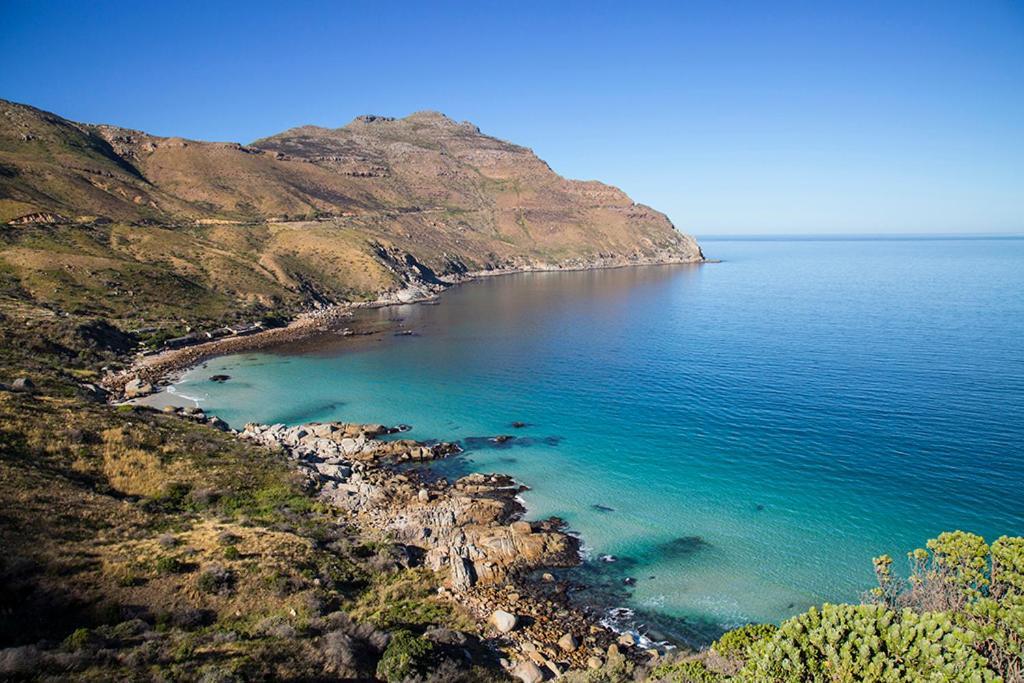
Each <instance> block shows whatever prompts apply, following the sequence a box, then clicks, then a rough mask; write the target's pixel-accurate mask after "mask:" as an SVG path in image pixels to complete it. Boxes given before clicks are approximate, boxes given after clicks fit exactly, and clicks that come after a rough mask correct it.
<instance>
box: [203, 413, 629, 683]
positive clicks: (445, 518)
mask: <svg viewBox="0 0 1024 683" xmlns="http://www.w3.org/2000/svg"><path fill="white" fill-rule="evenodd" d="M199 415H201V413H199V412H198V411H196V414H194V415H193V418H194V419H204V418H202V417H199ZM186 417H188V416H187V415H186ZM400 431H402V429H400V428H396V427H386V426H384V425H379V424H371V425H361V424H348V423H317V424H307V425H300V426H293V427H287V426H285V425H281V424H278V425H261V424H247V425H245V428H244V429H243V430H242V431H241V432H240V433H239V437H240V438H243V439H246V440H248V441H252V442H255V443H258V444H262V445H264V446H266V447H268V448H272V449H277V450H280V451H281V452H282V454H283V456H284V457H286V458H288V459H289V460H290V461H291V462H293V464H294V465H295V467H296V469H297V470H298V471H299V472H301V473H302V475H303V477H304V479H305V482H306V485H307V486H308V487H309V489H310V490H311V491H314V492H316V494H317V495H318V496H319V497H320V499H321V500H323V501H324V502H326V503H329V504H331V505H333V506H334V507H335V508H336V509H337V510H339V512H341V513H342V515H343V516H344V517H345V518H346V519H347V521H348V522H351V523H354V524H356V525H358V526H360V527H362V528H363V529H365V530H367V531H369V532H376V533H379V534H380V535H381V536H382V537H384V538H387V539H389V540H390V541H392V542H397V544H398V545H397V547H398V548H404V549H405V550H404V551H403V554H404V556H406V557H408V558H421V559H420V561H422V562H423V564H425V565H426V566H427V567H429V568H431V569H433V570H435V571H437V572H441V573H443V574H444V575H445V576H446V584H445V585H446V588H442V591H443V592H445V593H447V594H449V595H451V596H452V598H453V599H454V600H456V601H457V602H458V603H459V604H460V605H462V606H463V607H464V608H466V609H468V610H469V611H470V613H471V614H473V615H474V616H475V617H476V618H477V620H478V621H479V623H480V625H481V628H482V629H483V630H484V631H486V632H489V633H491V634H493V637H494V638H496V639H497V641H496V642H497V643H498V644H500V645H501V648H502V649H503V650H505V651H507V652H510V653H512V654H513V655H514V656H513V657H512V658H511V659H509V660H505V663H506V667H507V669H508V671H509V673H510V674H512V675H513V676H517V677H519V678H520V680H541V679H542V678H543V677H544V676H545V675H546V674H545V672H547V674H550V675H551V676H555V677H557V676H560V675H561V674H562V673H564V672H565V671H567V670H569V669H583V668H587V667H588V666H593V663H594V662H598V664H600V663H601V662H603V661H604V659H605V657H606V656H607V653H608V652H610V651H611V650H610V648H617V647H618V646H617V645H616V638H617V634H616V633H614V632H612V631H609V630H607V629H606V628H605V627H603V626H602V625H600V623H599V618H598V616H597V615H592V614H589V613H587V612H585V611H582V610H581V609H580V608H579V607H577V606H575V605H573V604H572V603H571V602H570V600H569V597H568V588H569V586H568V584H567V583H566V582H564V581H560V580H557V579H556V578H555V577H554V576H553V575H552V574H551V573H549V572H543V574H542V576H540V577H539V578H535V577H536V575H537V574H538V573H540V572H537V571H535V570H540V569H542V568H549V567H571V566H575V565H576V564H578V563H579V543H578V541H577V539H575V538H574V537H572V536H570V535H569V534H567V533H565V531H564V530H563V528H562V527H563V523H562V522H561V521H560V520H558V519H548V520H541V521H527V520H524V519H523V518H522V515H523V512H524V510H523V507H522V505H521V504H520V503H519V501H518V500H517V496H518V494H519V493H521V492H522V491H524V490H525V487H523V486H521V485H519V484H518V483H516V482H515V481H514V480H513V479H512V478H511V477H508V476H506V475H502V474H470V475H468V476H465V477H462V478H460V479H457V480H456V481H454V482H451V483H449V482H447V481H445V480H439V479H437V478H436V477H429V476H424V475H426V471H425V470H423V469H422V468H418V463H423V462H427V461H430V460H434V459H437V458H445V457H449V456H452V455H454V454H457V453H458V452H459V449H458V447H457V446H456V445H454V444H450V443H444V442H441V443H429V444H428V443H422V442H417V441H412V440H408V439H391V438H388V439H384V438H382V437H393V436H394V435H395V434H396V433H398V432H400ZM413 549H415V552H412V550H413ZM410 561H412V560H410ZM616 652H617V650H616ZM635 656H636V657H638V658H643V655H641V654H639V653H637V654H636V655H635ZM538 676H539V677H540V678H538Z"/></svg>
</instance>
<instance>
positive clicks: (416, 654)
mask: <svg viewBox="0 0 1024 683" xmlns="http://www.w3.org/2000/svg"><path fill="white" fill-rule="evenodd" d="M433 654H434V644H433V643H431V642H430V641H429V640H424V639H423V638H420V637H419V636H416V635H415V634H413V633H412V632H410V631H406V630H404V629H403V630H400V631H396V632H395V633H394V634H393V635H392V636H391V642H390V643H389V644H388V647H387V649H386V650H384V656H383V657H381V659H380V662H379V663H378V664H377V676H378V677H379V678H382V679H384V680H385V681H387V682H388V683H400V682H401V681H404V680H406V679H407V678H410V677H411V676H414V675H416V674H426V673H427V672H428V671H429V669H430V663H431V660H432V656H433Z"/></svg>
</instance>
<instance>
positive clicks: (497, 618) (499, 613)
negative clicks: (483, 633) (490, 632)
mask: <svg viewBox="0 0 1024 683" xmlns="http://www.w3.org/2000/svg"><path fill="white" fill-rule="evenodd" d="M488 621H489V622H490V623H491V625H492V626H494V628H496V629H498V632H499V633H508V632H509V631H511V630H512V629H514V628H515V627H516V625H517V624H518V623H519V618H518V617H517V616H516V615H514V614H510V613H508V612H506V611H505V610H503V609H496V610H494V612H492V613H491V618H490V619H489V620H488Z"/></svg>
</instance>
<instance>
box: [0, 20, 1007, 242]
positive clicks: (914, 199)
mask: <svg viewBox="0 0 1024 683" xmlns="http://www.w3.org/2000/svg"><path fill="white" fill-rule="evenodd" d="M0 97H3V98H6V99H12V100H15V101H19V102H25V103H28V104H32V105H35V106H37V107H40V108H43V109H47V110H50V111H54V112H56V113H58V114H61V115H63V116H66V117H68V118H71V119H75V120H83V121H88V122H105V123H115V124H119V125H123V126H128V127H132V128H140V129H143V130H146V131H149V132H152V133H155V134H165V135H172V134H173V135H182V136H185V137H192V138H199V139H209V140H238V141H241V142H249V141H251V140H253V139H255V138H258V137H261V136H264V135H269V134H272V133H275V132H278V131H281V130H283V129H286V128H289V127H292V126H297V125H301V124H306V123H313V124H319V125H323V126H330V127H336V126H341V125H344V124H345V123H347V122H348V121H349V120H351V119H352V118H353V117H354V116H357V115H359V114H365V113H376V114H385V115H391V116H403V115H405V114H408V113H410V112H413V111H416V110H420V109H436V110H440V111H443V112H445V113H447V114H448V115H449V116H451V117H453V118H455V119H459V120H463V119H465V120H470V121H472V122H474V123H476V124H477V125H479V126H480V128H481V129H482V130H483V131H484V132H485V133H489V134H492V135H496V136H498V137H501V138H506V139H509V140H512V141H514V142H517V143H520V144H523V145H527V146H529V147H532V148H533V149H534V150H535V151H536V152H537V153H538V154H539V155H540V156H541V157H543V158H544V159H545V160H547V161H548V162H549V163H550V164H551V166H552V167H553V168H554V169H555V170H556V171H558V172H559V173H562V174H564V175H567V176H570V177H575V178H596V179H600V180H604V181H607V182H610V183H613V184H615V185H618V186H620V187H622V188H623V189H625V190H626V191H627V192H629V193H630V195H632V197H633V198H634V199H636V200H637V201H641V202H644V203H647V204H650V205H652V206H654V207H656V208H658V209H661V210H662V211H665V212H666V213H668V214H669V216H670V217H671V218H672V220H673V221H674V222H675V223H676V225H677V226H679V227H680V228H681V229H683V230H686V231H689V232H695V233H697V234H701V235H711V234H722V233H727V234H734V233H749V232H755V233H778V232H788V233H795V232H825V233H846V232H897V233H902V232H998V231H1024V2H1021V1H1020V0H968V1H964V2H953V3H951V2H943V1H941V0H927V1H922V2H910V1H908V2H896V1H889V2H872V1H858V2H833V1H831V0H827V1H824V2H823V1H821V0H817V1H815V2H806V3H788V2H782V1H773V2H745V1H743V0H734V1H731V2H719V1H709V2H690V3H683V2H678V3H675V2H673V3H649V4H648V3H636V2H620V3H605V2H599V1H595V0H590V1H588V2H561V1H557V2H550V1H549V2H539V3H531V2H504V3H497V2H488V1H484V2H465V3H450V4H449V3H443V4H441V3H430V2H417V3H403V2H397V1H395V2H375V1H373V0H363V1H361V2H322V3H321V2H290V3H286V2H257V1H249V2H238V3H228V2H219V1H217V0H205V1H204V2H195V3H175V2H170V1H161V2H133V3H127V2H125V3H116V2H104V1H102V0H97V1H95V2H76V3H72V2H42V1H24V0H0Z"/></svg>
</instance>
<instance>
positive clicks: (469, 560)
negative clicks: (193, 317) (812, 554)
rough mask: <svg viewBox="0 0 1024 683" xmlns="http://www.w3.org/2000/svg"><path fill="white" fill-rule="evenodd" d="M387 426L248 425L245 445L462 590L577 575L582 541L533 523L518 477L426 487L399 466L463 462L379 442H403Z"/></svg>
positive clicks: (443, 449)
mask: <svg viewBox="0 0 1024 683" xmlns="http://www.w3.org/2000/svg"><path fill="white" fill-rule="evenodd" d="M398 431H399V430H398V429H397V428H389V427H385V426H384V425H358V424H346V423H323V424H309V425H302V426H298V427H286V426H285V425H280V424H278V425H259V424H247V425H245V428H244V429H243V431H242V432H241V434H240V436H241V438H243V439H247V440H249V441H254V442H256V443H260V444H263V445H265V446H269V447H272V448H280V449H282V450H283V451H284V452H285V453H286V454H287V457H288V458H290V459H291V460H292V461H294V463H295V466H296V468H297V469H298V470H299V471H300V472H301V473H302V474H303V476H304V478H305V480H306V482H307V484H308V486H309V487H310V488H311V489H314V490H316V491H317V492H318V495H319V496H320V498H321V499H323V500H324V501H326V502H329V503H330V504H332V505H334V506H335V507H337V508H339V509H341V510H345V511H347V512H348V513H349V514H350V515H351V516H352V517H353V519H355V520H357V521H359V522H361V523H362V524H364V525H368V526H370V527H372V528H374V529H377V530H380V531H382V532H384V533H386V534H387V535H388V536H389V537H390V538H392V539H394V540H395V541H397V542H399V543H402V544H404V545H408V546H413V547H416V548H419V549H421V550H422V551H423V554H424V558H425V559H424V563H425V564H426V566H428V567H429V568H431V569H433V570H434V571H439V572H441V571H444V572H447V574H448V585H449V587H450V588H452V589H453V590H457V591H458V590H465V589H468V588H471V587H472V586H475V585H477V584H499V583H501V582H503V581H505V580H506V579H507V578H508V577H509V576H510V575H511V574H514V573H516V572H523V571H528V570H531V569H535V568H538V567H542V566H543V567H552V566H563V567H565V566H573V565H575V564H576V563H577V562H578V559H579V556H578V544H577V541H576V540H575V539H574V538H572V537H571V536H569V535H568V534H566V533H564V532H563V531H561V529H560V527H561V522H560V521H558V520H544V521H540V522H526V521H523V520H522V519H520V517H521V515H522V513H523V507H522V505H521V504H520V503H519V502H518V500H517V499H516V496H517V495H518V494H519V493H521V492H522V491H523V490H525V488H524V487H522V486H520V485H519V484H517V483H516V482H515V481H514V480H513V479H512V478H511V477H508V476H506V475H499V474H492V475H486V474H470V475H468V476H465V477H462V478H461V479H459V480H457V481H455V482H454V483H452V484H448V483H447V482H445V481H439V480H436V479H435V480H432V481H421V480H420V477H419V476H418V475H417V473H416V472H415V471H407V472H399V471H397V470H396V469H395V467H394V466H395V465H398V464H400V463H414V462H426V461H430V460H435V459H438V458H445V457H448V456H450V455H452V454H455V453H458V452H459V448H458V446H457V445H455V444H451V443H444V442H441V443H434V444H425V443H421V442H418V441H413V440H409V439H394V440H380V439H379V438H378V437H381V436H385V435H391V434H395V433H397V432H398Z"/></svg>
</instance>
